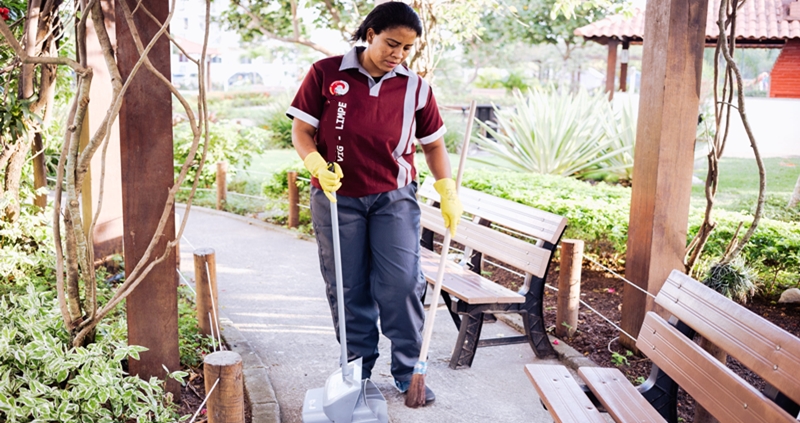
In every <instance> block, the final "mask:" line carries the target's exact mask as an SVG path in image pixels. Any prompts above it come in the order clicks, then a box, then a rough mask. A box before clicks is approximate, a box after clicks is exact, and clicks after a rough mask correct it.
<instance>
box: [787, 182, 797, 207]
mask: <svg viewBox="0 0 800 423" xmlns="http://www.w3.org/2000/svg"><path fill="white" fill-rule="evenodd" d="M798 203H800V176H798V177H797V183H796V184H794V192H793V193H792V198H790V199H789V205H788V206H787V207H789V208H790V209H793V208H795V207H797V204H798Z"/></svg>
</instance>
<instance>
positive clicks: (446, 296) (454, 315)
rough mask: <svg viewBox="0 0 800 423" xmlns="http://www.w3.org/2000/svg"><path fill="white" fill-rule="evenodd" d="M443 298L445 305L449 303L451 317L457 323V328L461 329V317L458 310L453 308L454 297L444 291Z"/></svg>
mask: <svg viewBox="0 0 800 423" xmlns="http://www.w3.org/2000/svg"><path fill="white" fill-rule="evenodd" d="M442 299H443V300H444V303H445V305H447V311H448V312H449V313H450V318H451V319H453V323H455V324H456V329H460V328H461V317H460V316H459V315H458V312H456V311H455V310H454V309H453V298H452V297H451V296H450V294H449V293H447V292H444V291H442Z"/></svg>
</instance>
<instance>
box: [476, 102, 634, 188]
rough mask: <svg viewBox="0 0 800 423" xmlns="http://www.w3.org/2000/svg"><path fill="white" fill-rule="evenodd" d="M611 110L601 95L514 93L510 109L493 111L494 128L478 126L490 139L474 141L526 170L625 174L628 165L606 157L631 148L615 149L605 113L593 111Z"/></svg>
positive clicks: (553, 173)
mask: <svg viewBox="0 0 800 423" xmlns="http://www.w3.org/2000/svg"><path fill="white" fill-rule="evenodd" d="M610 107H611V106H610V105H609V102H608V100H607V99H606V98H605V97H604V96H590V95H589V94H588V93H587V92H586V91H585V90H581V91H579V92H578V93H577V94H575V95H572V94H569V93H565V92H558V91H555V90H544V89H533V90H530V91H528V93H527V94H526V95H523V94H521V93H518V92H517V93H515V94H514V102H513V107H510V108H503V109H498V108H495V113H496V114H497V116H498V128H497V130H494V129H492V128H491V127H490V126H488V125H486V124H484V123H483V122H478V124H479V125H480V126H481V127H483V128H484V129H485V130H486V132H487V133H489V134H490V135H491V136H492V137H493V138H494V140H491V139H489V138H487V137H484V136H480V135H479V136H478V137H477V143H478V145H480V146H481V147H482V148H483V149H485V150H487V151H489V152H490V153H492V154H493V155H494V156H496V157H497V158H500V159H501V160H502V161H503V162H504V163H505V164H506V165H508V166H510V167H512V168H515V169H518V170H522V171H526V172H533V173H540V174H551V175H561V176H570V175H580V174H585V173H588V172H590V171H595V170H597V169H598V168H601V169H604V170H605V171H608V172H616V171H618V170H624V168H625V166H627V165H623V164H612V163H610V162H609V159H610V158H612V157H614V156H616V155H619V154H624V153H626V152H629V151H630V150H632V149H633V146H632V145H630V146H623V147H615V146H614V143H615V142H618V140H616V139H611V138H610V137H609V136H608V135H607V133H606V129H605V126H606V122H605V120H606V119H607V118H606V116H607V115H608V113H605V114H604V113H598V110H603V109H604V108H605V109H608V108H610ZM475 160H477V161H481V162H484V163H487V164H494V163H490V162H489V161H486V160H482V159H479V158H476V159H475Z"/></svg>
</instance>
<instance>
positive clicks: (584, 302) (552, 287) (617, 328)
mask: <svg viewBox="0 0 800 423" xmlns="http://www.w3.org/2000/svg"><path fill="white" fill-rule="evenodd" d="M544 286H546V287H547V288H549V289H552V290H553V291H556V292H558V288H556V287H554V286H550V285H548V284H545V285H544ZM579 301H580V303H581V304H583V305H584V306H586V308H588V309H589V310H592V312H594V313H595V314H596V315H598V316H600V317H601V318H602V319H603V320H605V321H606V322H608V324H610V325H611V326H613V327H614V329H616V330H618V331H620V332H622V333H624V334H625V336H627V337H628V338H631V339H633V340H634V341H635V340H636V337H635V336H631V334H629V333H628V332H625V330H624V329H622V328H621V327H619V326H618V325H617V324H616V323H614V322H612V321H611V320H609V318H608V317H606V316H603V315H602V314H601V313H600V312H599V311H597V310H595V309H594V307H592V306H590V305H589V304H587V303H586V301H583V300H579Z"/></svg>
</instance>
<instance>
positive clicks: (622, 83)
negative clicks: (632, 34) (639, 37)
mask: <svg viewBox="0 0 800 423" xmlns="http://www.w3.org/2000/svg"><path fill="white" fill-rule="evenodd" d="M629 48H630V43H629V42H628V40H622V57H620V60H619V90H620V91H622V92H625V91H628V62H629V61H630V50H629Z"/></svg>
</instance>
